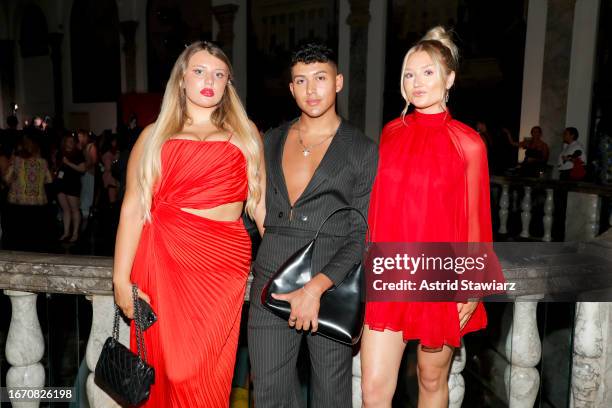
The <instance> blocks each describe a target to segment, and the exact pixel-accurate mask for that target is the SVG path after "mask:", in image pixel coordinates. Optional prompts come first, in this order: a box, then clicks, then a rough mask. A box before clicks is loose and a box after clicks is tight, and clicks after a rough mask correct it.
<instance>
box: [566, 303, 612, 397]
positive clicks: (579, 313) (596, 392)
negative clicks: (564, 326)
mask: <svg viewBox="0 0 612 408" xmlns="http://www.w3.org/2000/svg"><path fill="white" fill-rule="evenodd" d="M603 312H604V309H603V308H602V303H594V302H593V303H588V302H587V303H583V302H579V303H577V304H576V323H575V329H574V350H573V361H572V385H571V391H572V393H571V406H572V407H575V408H587V407H588V408H600V407H601V408H603V407H604V405H603V404H602V399H603V388H604V387H603V386H602V384H603V383H604V380H605V378H604V376H603V374H604V370H603V367H602V360H603V359H604V348H605V347H604V345H605V343H604V336H603V333H602V326H603V323H604V320H602V317H604V318H605V320H607V318H608V316H607V313H605V314H603ZM602 314H603V316H602Z"/></svg>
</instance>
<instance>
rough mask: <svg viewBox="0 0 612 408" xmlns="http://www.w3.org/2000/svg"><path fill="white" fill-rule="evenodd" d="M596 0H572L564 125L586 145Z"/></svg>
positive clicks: (587, 144)
mask: <svg viewBox="0 0 612 408" xmlns="http://www.w3.org/2000/svg"><path fill="white" fill-rule="evenodd" d="M599 3H600V1H599V0H576V7H575V10H574V27H573V30H572V55H571V58H570V61H571V62H570V71H569V89H568V91H567V112H566V118H565V125H566V126H568V127H569V126H573V127H575V128H577V129H578V132H579V133H580V142H581V143H582V145H583V146H584V148H585V149H586V150H587V152H588V149H589V135H590V130H591V129H590V123H591V102H592V99H593V79H594V73H595V62H596V61H595V60H596V45H597V32H598V28H599V6H600V4H599Z"/></svg>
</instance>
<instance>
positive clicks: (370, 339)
mask: <svg viewBox="0 0 612 408" xmlns="http://www.w3.org/2000/svg"><path fill="white" fill-rule="evenodd" d="M405 348H406V343H404V338H403V334H402V332H395V331H389V330H385V331H376V330H370V328H369V327H368V326H365V327H364V329H363V337H362V339H361V391H362V399H363V406H364V407H366V408H378V407H381V408H390V407H391V401H392V400H393V394H395V387H396V385H397V376H398V373H399V368H400V364H401V362H402V356H403V355H404V350H405Z"/></svg>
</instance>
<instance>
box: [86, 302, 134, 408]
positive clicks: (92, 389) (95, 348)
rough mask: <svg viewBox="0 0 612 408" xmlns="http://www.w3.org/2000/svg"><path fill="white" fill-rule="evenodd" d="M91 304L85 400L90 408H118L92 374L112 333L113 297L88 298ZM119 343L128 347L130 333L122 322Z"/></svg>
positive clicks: (121, 321)
mask: <svg viewBox="0 0 612 408" xmlns="http://www.w3.org/2000/svg"><path fill="white" fill-rule="evenodd" d="M87 299H88V300H90V301H91V303H92V308H93V314H92V322H91V332H90V333H89V340H88V341H87V350H86V352H85V360H86V361H87V368H89V371H90V373H89V376H88V377H87V386H86V388H87V399H88V401H89V406H90V407H91V408H107V407H108V408H114V407H117V408H119V407H120V406H119V405H118V404H117V403H116V402H115V401H114V400H113V399H112V398H111V397H109V396H108V394H106V393H105V392H104V391H102V390H101V389H100V387H98V386H97V385H96V383H95V382H94V372H95V369H96V364H97V363H98V358H99V357H100V352H101V351H102V346H103V345H104V342H105V341H106V339H107V338H108V337H110V336H111V335H112V333H113V319H114V317H115V300H114V298H113V296H98V295H94V296H91V297H90V296H88V297H87ZM119 341H120V342H121V343H122V344H125V345H126V346H128V347H129V344H130V333H129V326H128V325H127V324H125V323H124V321H123V320H120V321H119Z"/></svg>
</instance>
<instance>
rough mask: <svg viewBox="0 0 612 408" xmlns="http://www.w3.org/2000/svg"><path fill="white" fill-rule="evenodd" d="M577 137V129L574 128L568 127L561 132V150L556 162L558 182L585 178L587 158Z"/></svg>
mask: <svg viewBox="0 0 612 408" xmlns="http://www.w3.org/2000/svg"><path fill="white" fill-rule="evenodd" d="M578 136H579V134H578V129H576V128H575V127H568V128H566V129H565V130H564V131H563V150H562V151H561V153H560V154H559V160H558V161H557V168H558V169H559V179H560V180H574V181H578V180H582V179H583V178H584V177H585V176H586V160H587V158H586V154H585V151H584V146H582V143H580V142H579V141H578Z"/></svg>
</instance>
